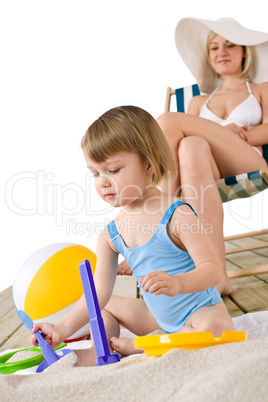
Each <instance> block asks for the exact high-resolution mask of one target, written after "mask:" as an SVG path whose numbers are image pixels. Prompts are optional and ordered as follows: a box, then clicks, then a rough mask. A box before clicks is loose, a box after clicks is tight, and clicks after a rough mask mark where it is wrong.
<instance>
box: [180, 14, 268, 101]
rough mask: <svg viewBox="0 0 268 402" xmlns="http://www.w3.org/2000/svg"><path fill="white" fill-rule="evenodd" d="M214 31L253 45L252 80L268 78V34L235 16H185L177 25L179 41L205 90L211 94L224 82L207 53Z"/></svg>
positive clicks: (200, 86) (234, 41)
mask: <svg viewBox="0 0 268 402" xmlns="http://www.w3.org/2000/svg"><path fill="white" fill-rule="evenodd" d="M211 31H213V32H215V33H216V34H218V35H220V36H222V37H223V38H225V39H227V40H228V41H230V42H232V43H235V44H237V45H242V46H252V47H253V64H252V70H251V73H250V76H249V77H248V78H249V79H250V80H251V81H252V82H255V83H256V84H260V83H262V82H265V81H268V34H267V33H264V32H258V31H253V30H251V29H247V28H244V27H242V26H241V25H240V24H239V23H238V22H237V21H235V20H234V19H232V18H221V19H219V20H217V21H210V20H203V19H198V18H183V19H182V20H180V21H179V22H178V24H177V27H176V31H175V42H176V46H177V49H178V52H179V54H180V55H181V57H182V59H183V61H184V62H185V64H186V65H187V67H188V68H189V69H190V71H191V73H192V74H193V76H194V77H195V79H196V81H197V83H198V86H199V88H200V90H201V92H204V93H211V92H212V91H213V90H214V89H215V88H217V87H218V86H219V85H220V81H219V80H218V79H217V78H216V77H215V74H213V71H212V69H211V67H210V65H209V61H208V60H207V55H206V46H207V38H208V35H209V33H210V32H211Z"/></svg>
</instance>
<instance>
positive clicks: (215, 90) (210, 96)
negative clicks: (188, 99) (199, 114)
mask: <svg viewBox="0 0 268 402" xmlns="http://www.w3.org/2000/svg"><path fill="white" fill-rule="evenodd" d="M218 89H219V88H216V89H214V91H213V92H212V93H211V94H210V95H209V97H208V99H207V100H206V104H208V102H209V101H210V99H211V98H212V96H213V95H214V94H215V92H217V91H218Z"/></svg>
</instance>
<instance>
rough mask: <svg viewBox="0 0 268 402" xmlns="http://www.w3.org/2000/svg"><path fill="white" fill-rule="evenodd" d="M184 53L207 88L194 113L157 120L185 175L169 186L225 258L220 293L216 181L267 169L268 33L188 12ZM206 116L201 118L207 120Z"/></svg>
mask: <svg viewBox="0 0 268 402" xmlns="http://www.w3.org/2000/svg"><path fill="white" fill-rule="evenodd" d="M176 44H177V48H178V50H179V53H180V55H181V56H182V58H183V60H184V61H185V63H186V65H187V66H188V67H189V68H190V70H191V72H192V73H193V75H194V76H195V78H196V80H197V83H198V85H199V88H200V90H201V92H202V93H206V94H209V95H200V96H196V97H194V98H193V99H192V101H191V103H190V105H189V109H188V113H187V114H183V113H178V112H176V113H170V112H168V113H165V114H163V115H161V116H160V117H159V118H158V123H159V125H160V127H161V128H162V130H163V132H164V134H165V136H166V138H167V140H168V142H169V144H170V147H171V149H172V152H173V154H174V157H175V160H176V163H177V170H178V175H177V177H176V179H175V180H173V181H172V182H170V183H165V184H164V185H163V187H164V189H165V191H167V192H169V193H171V194H172V195H179V194H180V195H181V196H182V198H183V199H184V200H185V201H189V202H191V204H192V206H193V207H194V209H195V210H196V211H197V213H198V215H199V218H200V219H201V221H202V222H203V225H202V227H201V228H200V230H204V231H206V233H207V234H210V235H211V242H212V243H213V245H214V247H215V248H216V250H217V252H218V255H219V256H220V258H221V266H222V278H221V281H220V282H219V283H218V285H217V288H218V290H219V291H220V293H221V294H223V295H224V294H228V293H230V292H231V291H232V285H231V283H230V281H229V279H228V277H227V274H226V266H225V250H224V237H223V208H222V202H221V199H220V196H219V193H218V190H217V185H216V182H215V180H218V179H220V178H225V177H230V176H234V175H237V174H240V173H246V172H251V171H254V170H258V169H260V168H266V167H267V164H266V161H265V159H264V158H263V156H262V145H263V144H267V143H268V83H267V82H265V81H267V80H268V34H266V33H262V32H257V31H252V30H248V29H245V28H243V27H242V26H241V25H240V24H238V23H237V22H236V21H235V20H232V19H227V18H226V19H221V20H218V21H208V20H197V19H193V18H185V19H183V20H181V21H180V22H179V23H178V25H177V29H176ZM200 117H202V118H200Z"/></svg>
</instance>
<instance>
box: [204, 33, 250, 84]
mask: <svg viewBox="0 0 268 402" xmlns="http://www.w3.org/2000/svg"><path fill="white" fill-rule="evenodd" d="M243 58H244V49H243V46H240V45H236V44H234V43H232V42H229V41H228V40H226V39H225V38H223V37H222V36H219V35H215V36H214V37H213V38H212V41H211V42H210V45H209V61H210V64H211V67H212V68H213V70H215V72H216V73H218V74H219V75H220V76H222V75H237V74H241V72H242V61H243Z"/></svg>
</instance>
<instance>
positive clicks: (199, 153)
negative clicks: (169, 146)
mask: <svg viewBox="0 0 268 402" xmlns="http://www.w3.org/2000/svg"><path fill="white" fill-rule="evenodd" d="M178 156H179V160H180V161H181V163H183V164H184V165H185V164H187V165H189V164H191V165H192V164H194V165H195V166H196V164H197V162H198V160H199V159H200V160H202V161H203V162H204V161H209V160H210V158H211V149H210V146H209V144H208V142H207V141H206V140H205V139H204V138H202V137H196V136H190V137H185V138H183V139H182V140H181V142H180V145H179V149H178Z"/></svg>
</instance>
